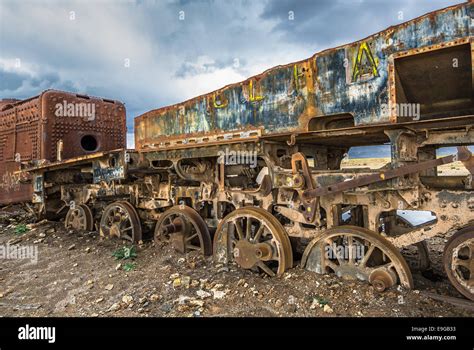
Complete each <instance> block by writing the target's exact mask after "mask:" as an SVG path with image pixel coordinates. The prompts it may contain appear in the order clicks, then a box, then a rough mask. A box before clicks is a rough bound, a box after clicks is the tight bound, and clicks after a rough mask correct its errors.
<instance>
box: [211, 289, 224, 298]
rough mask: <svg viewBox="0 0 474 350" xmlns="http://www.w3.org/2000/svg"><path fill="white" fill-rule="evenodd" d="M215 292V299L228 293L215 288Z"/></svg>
mask: <svg viewBox="0 0 474 350" xmlns="http://www.w3.org/2000/svg"><path fill="white" fill-rule="evenodd" d="M212 292H213V293H214V299H223V298H224V297H225V295H226V293H225V292H224V291H222V290H213V291H212Z"/></svg>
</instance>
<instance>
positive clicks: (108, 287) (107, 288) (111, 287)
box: [104, 284, 114, 290]
mask: <svg viewBox="0 0 474 350" xmlns="http://www.w3.org/2000/svg"><path fill="white" fill-rule="evenodd" d="M113 288H114V285H113V284H108V285H106V286H105V287H104V289H106V290H112V289H113Z"/></svg>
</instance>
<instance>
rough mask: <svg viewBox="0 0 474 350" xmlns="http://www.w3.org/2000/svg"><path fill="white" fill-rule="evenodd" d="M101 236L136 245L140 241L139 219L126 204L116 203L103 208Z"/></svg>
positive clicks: (123, 202)
mask: <svg viewBox="0 0 474 350" xmlns="http://www.w3.org/2000/svg"><path fill="white" fill-rule="evenodd" d="M100 234H101V236H105V237H107V236H109V237H114V236H115V237H118V238H121V239H125V240H127V241H130V242H133V243H138V242H140V241H141V239H142V227H141V224H140V217H139V216H138V213H137V211H136V210H135V208H134V207H133V206H132V205H131V204H130V203H128V202H125V201H118V202H114V203H112V204H109V205H108V206H107V207H105V209H104V212H103V213H102V217H101V219H100Z"/></svg>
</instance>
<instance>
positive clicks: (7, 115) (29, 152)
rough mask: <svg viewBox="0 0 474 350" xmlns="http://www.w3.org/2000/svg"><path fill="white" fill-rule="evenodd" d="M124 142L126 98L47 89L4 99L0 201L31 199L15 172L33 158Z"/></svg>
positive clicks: (121, 145) (101, 148) (67, 155)
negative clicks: (36, 93) (119, 98)
mask: <svg viewBox="0 0 474 350" xmlns="http://www.w3.org/2000/svg"><path fill="white" fill-rule="evenodd" d="M125 146H126V112H125V106H124V104H123V103H122V102H119V101H115V100H108V99H103V98H98V97H91V96H86V95H80V94H74V93H69V92H64V91H57V90H46V91H44V92H43V93H41V94H40V95H39V96H35V97H32V98H29V99H26V100H22V101H18V100H13V99H9V100H2V102H0V176H1V178H0V204H7V203H17V202H22V201H28V200H30V199H31V185H29V184H21V183H20V180H21V179H20V175H18V174H15V172H16V171H17V170H19V169H20V164H21V163H24V162H29V161H32V160H44V161H49V162H53V161H56V160H61V159H63V160H64V159H67V158H72V157H77V156H81V155H86V154H90V153H94V152H100V151H108V150H113V149H118V148H124V147H125Z"/></svg>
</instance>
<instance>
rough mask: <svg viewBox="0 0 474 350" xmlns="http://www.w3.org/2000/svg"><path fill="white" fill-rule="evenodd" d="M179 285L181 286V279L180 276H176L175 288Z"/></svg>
mask: <svg viewBox="0 0 474 350" xmlns="http://www.w3.org/2000/svg"><path fill="white" fill-rule="evenodd" d="M179 286H181V279H180V278H175V279H174V280H173V288H178V287H179Z"/></svg>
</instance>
